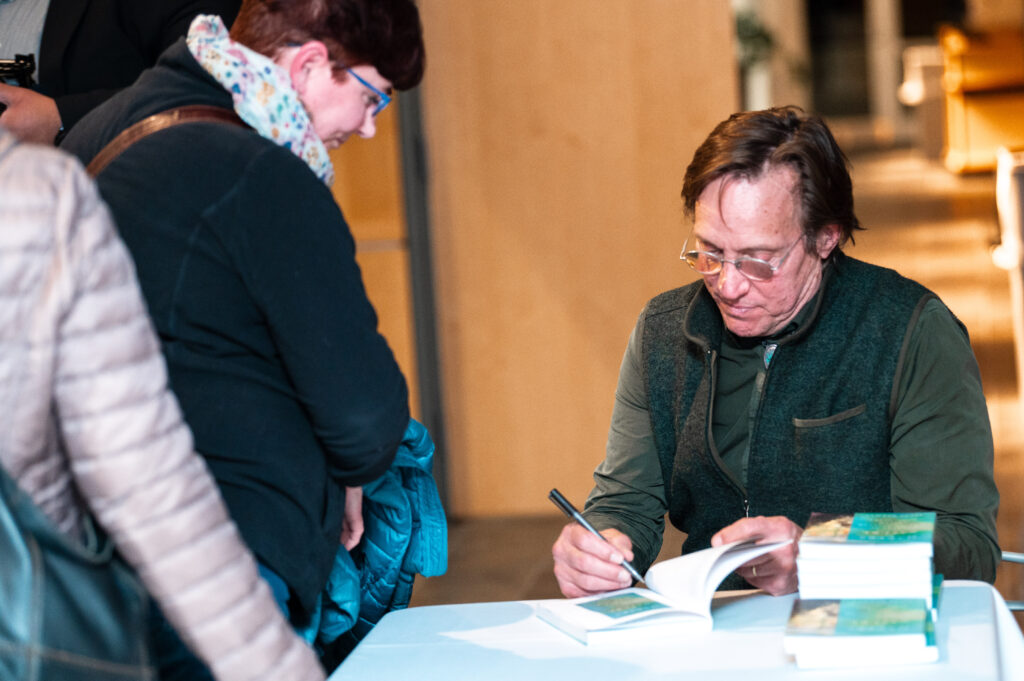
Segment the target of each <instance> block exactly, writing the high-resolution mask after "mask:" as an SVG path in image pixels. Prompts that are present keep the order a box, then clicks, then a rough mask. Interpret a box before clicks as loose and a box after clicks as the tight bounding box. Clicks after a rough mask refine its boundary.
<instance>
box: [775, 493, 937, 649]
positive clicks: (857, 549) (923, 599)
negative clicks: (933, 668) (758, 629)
mask: <svg viewBox="0 0 1024 681" xmlns="http://www.w3.org/2000/svg"><path fill="white" fill-rule="evenodd" d="M934 531H935V513H932V512H922V513H855V514H848V515H833V514H824V513H814V514H812V515H811V517H810V520H809V521H808V523H807V527H806V528H805V529H804V533H803V536H802V537H801V538H800V542H799V554H798V557H797V578H798V580H799V598H798V599H797V601H796V602H795V603H794V605H793V611H792V614H791V616H790V619H789V623H788V625H787V628H786V635H785V639H784V641H785V646H786V652H788V653H789V654H791V655H793V656H794V657H795V659H796V663H797V666H798V667H801V668H820V667H849V666H870V665H883V664H884V665H889V664H899V663H907V664H909V663H922V662H934V661H935V660H937V659H938V648H937V647H936V645H935V620H936V618H937V616H938V598H939V593H940V585H941V581H942V578H941V576H939V575H935V574H934V570H933V567H932V565H933V564H932V545H933V538H934Z"/></svg>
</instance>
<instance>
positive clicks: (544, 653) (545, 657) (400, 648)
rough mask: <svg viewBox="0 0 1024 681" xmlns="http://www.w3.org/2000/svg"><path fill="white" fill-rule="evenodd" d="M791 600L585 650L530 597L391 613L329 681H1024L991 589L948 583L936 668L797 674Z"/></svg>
mask: <svg viewBox="0 0 1024 681" xmlns="http://www.w3.org/2000/svg"><path fill="white" fill-rule="evenodd" d="M794 598H795V596H793V595H790V596H782V597H778V598H775V597H772V596H768V595H765V594H762V593H755V594H749V593H746V594H742V595H729V594H720V595H719V596H717V597H716V599H715V602H714V606H713V612H714V620H715V625H714V630H713V631H711V632H692V633H691V632H687V633H685V634H682V635H680V636H679V637H678V639H673V640H670V641H666V640H664V639H661V640H658V641H652V642H650V643H643V644H637V643H635V642H633V643H630V644H628V645H622V646H616V645H609V646H601V647H595V646H589V647H588V646H585V645H583V644H581V643H578V642H577V641H575V640H574V639H572V638H570V637H568V636H566V635H565V634H563V633H561V632H559V631H558V630H556V629H554V628H553V627H551V626H550V625H548V624H546V623H544V622H542V621H540V620H538V619H537V618H536V617H535V616H534V607H535V603H536V602H534V601H507V602H500V603H471V604H464V605H439V606H427V607H420V608H410V609H408V610H400V611H397V612H393V613H390V614H388V615H386V616H385V617H384V619H382V620H381V622H380V624H378V625H377V627H376V628H375V629H374V630H373V631H372V632H371V633H370V635H369V636H367V638H366V639H365V640H364V641H363V642H362V643H361V644H360V645H359V646H358V647H357V648H356V649H355V651H353V653H352V654H351V655H350V656H349V657H348V659H347V660H346V661H345V662H344V664H342V666H341V667H340V668H339V669H338V670H337V671H336V672H335V673H334V674H332V675H331V677H330V681H343V680H347V679H353V680H354V679H372V680H373V681H392V680H393V681H419V680H421V679H423V680H430V679H438V680H444V681H458V680H460V679H473V680H477V679H481V680H487V681H500V680H502V679H510V680H511V679H515V680H517V681H519V680H522V681H544V680H546V679H551V680H552V681H574V680H579V681H602V680H605V679H607V680H609V681H613V680H614V681H627V680H634V679H635V680H641V679H668V678H672V679H688V678H689V679H710V680H713V681H740V680H742V681H753V680H754V679H757V680H758V681H760V680H762V679H764V680H767V681H774V680H782V679H797V680H800V681H817V680H819V679H851V680H852V679H871V681H889V680H893V681H896V680H900V681H903V680H911V679H913V680H920V681H1021V680H1022V679H1024V637H1022V635H1021V631H1020V629H1019V628H1018V626H1017V624H1016V622H1015V621H1014V619H1013V616H1012V614H1011V613H1010V612H1009V610H1008V609H1007V608H1006V604H1005V603H1004V602H1003V599H1002V598H1001V597H1000V596H999V594H998V593H997V592H996V591H995V590H994V589H993V588H992V587H991V586H990V585H988V584H985V583H982V582H970V581H950V582H947V583H946V584H945V585H944V586H943V595H942V604H941V610H940V616H939V622H938V625H937V627H936V635H937V639H938V644H939V651H940V659H939V662H937V663H935V664H926V665H910V666H899V667H887V668H878V667H873V668H870V669H842V670H828V671H826V670H798V669H797V668H796V667H795V665H794V664H793V662H792V660H791V659H790V658H788V657H787V656H786V655H785V653H784V652H783V650H782V635H783V630H784V628H785V623H786V619H787V618H788V616H789V611H790V608H791V607H792V603H793V599H794Z"/></svg>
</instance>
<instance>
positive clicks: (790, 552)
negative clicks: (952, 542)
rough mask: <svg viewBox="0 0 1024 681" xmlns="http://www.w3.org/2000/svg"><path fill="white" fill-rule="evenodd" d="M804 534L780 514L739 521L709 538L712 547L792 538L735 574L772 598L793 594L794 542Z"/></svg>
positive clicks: (794, 587) (794, 584) (794, 589)
mask: <svg viewBox="0 0 1024 681" xmlns="http://www.w3.org/2000/svg"><path fill="white" fill-rule="evenodd" d="M801 534H803V528H802V527H800V526H799V525H797V524H796V523H794V522H793V521H791V520H790V519H789V518H787V517H785V516H781V515H777V516H771V517H765V516H757V517H754V518H741V519H740V520H737V521H736V522H734V523H733V524H732V525H729V526H727V527H723V528H722V529H721V530H719V531H718V532H717V533H716V534H715V536H713V537H712V538H711V545H712V546H721V545H722V544H728V543H729V542H734V541H740V540H743V539H752V538H755V537H756V538H759V539H760V541H759V542H758V543H759V544H766V543H769V542H775V541H783V540H785V539H792V540H793V541H792V543H789V544H786V545H785V546H783V547H782V548H779V549H776V550H774V551H772V552H771V553H766V554H764V555H762V556H758V557H757V558H754V559H753V560H751V561H750V562H749V563H746V564H745V565H743V566H741V567H739V568H738V569H737V570H736V573H737V574H739V576H740V577H743V579H745V580H747V581H748V582H750V583H751V584H753V585H754V586H755V587H757V588H758V589H763V590H764V591H767V592H768V593H770V594H771V595H773V596H781V595H782V594H788V593H793V592H794V591H796V589H797V581H796V553H797V545H796V540H798V539H799V538H800V535H801Z"/></svg>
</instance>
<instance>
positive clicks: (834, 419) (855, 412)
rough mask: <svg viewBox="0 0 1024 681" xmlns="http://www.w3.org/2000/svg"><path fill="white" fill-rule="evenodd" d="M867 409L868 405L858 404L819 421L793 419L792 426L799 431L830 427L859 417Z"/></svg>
mask: <svg viewBox="0 0 1024 681" xmlns="http://www.w3.org/2000/svg"><path fill="white" fill-rule="evenodd" d="M867 408H868V405H866V404H860V405H857V406H856V407H853V408H852V409H847V410H846V411H841V412H839V413H838V414H833V415H832V416H826V417H825V418H821V419H796V418H795V419H793V426H794V427H796V428H797V429H799V428H820V427H822V426H831V425H832V424H833V423H839V422H841V421H846V420H848V419H852V418H853V417H854V416H860V415H861V414H863V413H864V411H865V410H867ZM798 432H799V431H798Z"/></svg>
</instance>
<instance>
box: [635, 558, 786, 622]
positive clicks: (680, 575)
mask: <svg viewBox="0 0 1024 681" xmlns="http://www.w3.org/2000/svg"><path fill="white" fill-rule="evenodd" d="M754 541H755V540H747V541H742V542H733V543H731V544H725V545H723V546H718V547H712V548H708V549H703V550H701V551H695V552H693V553H688V554H686V555H685V556H679V557H678V558H670V559H669V560H663V561H661V562H660V563H655V564H654V565H652V566H651V568H650V569H649V570H648V571H647V574H646V575H644V581H645V582H646V583H647V586H648V587H649V588H650V589H652V590H654V591H657V592H658V593H660V594H661V595H663V596H664V597H665V598H667V599H668V600H669V601H671V602H672V603H673V605H675V606H676V607H677V608H679V609H681V610H687V611H690V612H695V613H700V614H701V615H702V616H705V617H710V616H711V597H712V596H714V594H715V590H716V589H717V588H718V585H719V584H721V583H722V580H723V579H725V578H726V577H728V576H729V573H731V572H732V571H733V570H735V569H736V568H738V567H739V566H741V565H743V564H744V563H746V562H747V561H749V560H751V559H752V558H756V557H757V556H760V555H762V554H765V553H770V552H771V551H774V550H775V549H778V548H780V547H782V546H785V545H786V544H789V543H790V542H791V540H788V539H787V540H785V541H780V542H772V543H768V544H755V543H754Z"/></svg>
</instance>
